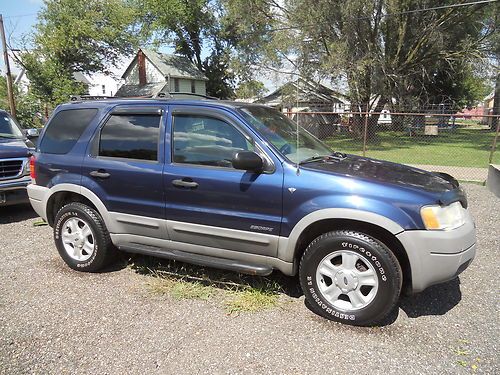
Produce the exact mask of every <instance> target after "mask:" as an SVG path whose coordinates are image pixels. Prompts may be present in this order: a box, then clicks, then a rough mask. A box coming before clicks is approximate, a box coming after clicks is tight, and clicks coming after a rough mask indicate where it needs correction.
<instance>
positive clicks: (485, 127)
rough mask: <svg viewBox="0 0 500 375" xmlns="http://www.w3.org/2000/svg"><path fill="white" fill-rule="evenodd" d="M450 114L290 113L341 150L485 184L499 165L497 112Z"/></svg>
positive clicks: (300, 122)
mask: <svg viewBox="0 0 500 375" xmlns="http://www.w3.org/2000/svg"><path fill="white" fill-rule="evenodd" d="M447 112H448V111H445V110H443V109H441V111H436V110H435V109H431V110H429V109H426V110H422V111H420V112H390V111H388V110H382V111H380V112H356V111H334V112H327V111H322V110H315V111H313V110H310V109H306V110H303V111H300V112H298V111H291V112H286V114H287V115H288V116H290V117H291V118H292V119H293V120H294V121H296V122H298V123H299V125H301V126H302V127H304V128H306V129H307V130H308V131H309V132H311V133H312V134H314V135H315V136H316V137H318V138H319V139H321V140H322V141H323V142H325V143H326V144H328V145H329V146H330V147H332V148H333V149H334V150H336V151H342V152H346V153H351V154H356V155H362V156H366V157H371V158H376V159H383V160H389V161H392V162H397V163H403V164H408V165H412V166H416V167H418V168H422V169H425V170H429V171H439V172H446V173H449V174H451V175H452V176H454V177H455V178H457V179H459V180H463V181H479V182H484V181H485V180H486V178H487V174H488V165H489V164H490V163H493V164H500V152H496V148H497V145H496V144H497V139H498V133H499V126H498V124H499V123H500V120H499V119H498V115H496V116H495V115H491V114H488V112H486V114H477V113H476V114H461V113H458V114H457V113H447Z"/></svg>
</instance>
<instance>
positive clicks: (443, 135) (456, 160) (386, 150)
mask: <svg viewBox="0 0 500 375" xmlns="http://www.w3.org/2000/svg"><path fill="white" fill-rule="evenodd" d="M494 135H495V133H494V132H492V131H489V130H476V129H474V130H473V129H462V128H460V129H457V130H452V131H450V130H448V131H441V132H440V133H439V135H438V136H425V135H423V134H421V133H419V134H418V135H416V136H412V137H410V136H409V135H408V132H397V131H379V132H377V135H376V137H374V138H373V139H371V140H369V141H368V145H367V152H366V156H368V157H372V158H376V159H383V160H389V161H393V162H397V163H405V164H428V165H447V166H459V167H480V168H487V167H488V159H489V156H490V150H491V144H492V142H493V138H494ZM324 141H325V143H327V144H328V145H330V146H331V147H332V148H333V149H334V150H336V151H343V152H347V153H352V154H356V155H361V154H362V152H363V142H362V140H359V139H352V137H351V136H350V135H348V134H338V135H337V134H336V135H334V136H333V137H329V138H327V139H325V140H324ZM493 163H495V164H500V150H498V146H497V151H496V152H495V155H494V158H493Z"/></svg>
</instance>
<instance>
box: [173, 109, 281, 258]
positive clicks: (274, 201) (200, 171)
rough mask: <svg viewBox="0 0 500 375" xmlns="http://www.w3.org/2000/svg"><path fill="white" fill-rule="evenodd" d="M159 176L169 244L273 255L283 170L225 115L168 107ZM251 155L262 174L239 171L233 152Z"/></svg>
mask: <svg viewBox="0 0 500 375" xmlns="http://www.w3.org/2000/svg"><path fill="white" fill-rule="evenodd" d="M170 113H171V115H170V116H169V127H170V129H169V134H170V151H171V152H170V153H168V154H167V156H166V157H167V159H168V160H167V162H166V164H165V171H164V183H165V191H166V196H165V202H166V217H167V219H168V231H169V235H170V238H171V239H172V240H175V241H179V242H185V243H191V244H195V245H201V246H208V247H213V248H219V249H228V250H237V251H244V252H249V253H254V254H261V255H275V254H276V251H277V239H278V235H279V232H280V225H281V214H282V184H283V175H282V168H281V164H279V163H278V162H276V161H274V160H273V159H272V158H271V157H270V156H269V155H267V154H266V153H265V152H264V151H263V148H262V147H261V146H259V145H258V144H257V143H256V142H255V141H254V139H252V137H251V136H250V135H249V133H248V132H247V131H246V130H245V127H244V124H243V123H241V122H240V120H239V119H238V118H237V117H235V116H234V115H233V114H232V113H230V112H229V111H226V110H223V109H208V108H204V107H197V106H192V107H190V106H181V105H171V106H170ZM243 150H246V151H256V152H258V153H259V154H261V156H263V157H264V158H265V160H266V164H267V166H266V171H265V172H263V173H252V172H247V171H243V170H236V169H234V168H233V167H232V164H231V159H232V157H233V155H234V154H235V153H236V152H238V151H243Z"/></svg>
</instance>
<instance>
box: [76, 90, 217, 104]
mask: <svg viewBox="0 0 500 375" xmlns="http://www.w3.org/2000/svg"><path fill="white" fill-rule="evenodd" d="M191 97H194V98H198V99H209V100H220V99H219V98H215V97H213V96H208V95H202V94H195V93H192V92H160V93H158V94H156V95H155V96H153V95H146V96H130V97H123V98H122V97H116V96H105V95H102V96H100V95H71V96H70V100H71V101H72V102H77V101H86V100H109V99H115V100H116V99H120V100H121V99H189V98H191Z"/></svg>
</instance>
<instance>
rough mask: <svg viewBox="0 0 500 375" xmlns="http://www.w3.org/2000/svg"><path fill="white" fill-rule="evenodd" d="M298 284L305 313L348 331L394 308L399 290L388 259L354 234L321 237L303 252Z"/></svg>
mask: <svg viewBox="0 0 500 375" xmlns="http://www.w3.org/2000/svg"><path fill="white" fill-rule="evenodd" d="M299 275H300V283H301V286H302V290H303V291H304V294H305V297H306V299H307V302H309V306H310V308H311V310H313V311H314V312H315V313H317V314H318V315H321V316H323V317H325V318H327V319H331V320H336V321H339V322H342V323H347V324H352V325H374V324H377V323H380V322H381V321H383V320H384V318H386V317H387V316H388V315H389V314H390V313H391V312H392V310H394V308H395V307H396V304H397V302H398V298H399V294H400V291H401V285H402V272H401V267H400V265H399V263H398V261H397V259H396V257H395V256H394V254H393V253H392V252H391V251H390V250H389V249H388V248H387V247H386V246H385V245H384V244H382V243H381V242H379V241H377V240H376V239H374V238H372V237H370V236H368V235H366V234H363V233H359V232H355V231H348V230H340V231H334V232H329V233H325V234H323V235H321V236H319V237H318V238H316V239H315V240H314V241H313V242H311V244H310V245H309V246H308V247H307V249H306V251H305V252H304V254H303V256H302V259H301V262H300V269H299Z"/></svg>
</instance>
